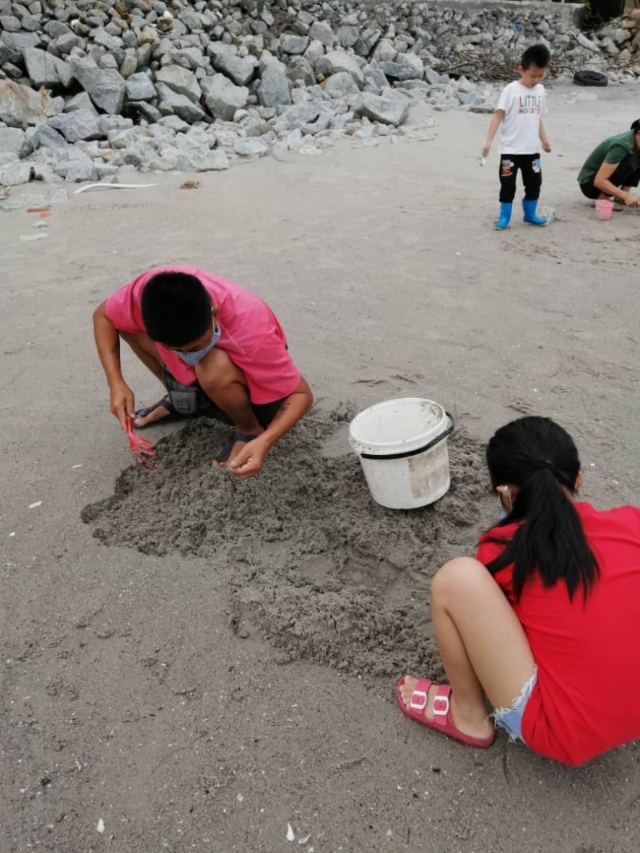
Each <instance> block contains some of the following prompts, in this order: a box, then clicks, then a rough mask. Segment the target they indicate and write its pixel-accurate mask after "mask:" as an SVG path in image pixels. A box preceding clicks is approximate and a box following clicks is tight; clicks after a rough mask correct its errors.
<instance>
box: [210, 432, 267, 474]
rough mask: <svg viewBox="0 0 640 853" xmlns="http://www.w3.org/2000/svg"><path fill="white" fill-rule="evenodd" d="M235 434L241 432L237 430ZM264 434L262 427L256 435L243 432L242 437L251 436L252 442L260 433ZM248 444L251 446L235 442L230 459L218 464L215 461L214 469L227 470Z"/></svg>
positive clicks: (213, 463)
mask: <svg viewBox="0 0 640 853" xmlns="http://www.w3.org/2000/svg"><path fill="white" fill-rule="evenodd" d="M235 432H240V430H238V429H237V430H235ZM262 432H264V430H263V429H262V427H259V428H258V429H257V430H256V432H255V434H254V433H253V432H243V433H242V435H250V436H251V440H253V439H254V438H257V437H258V436H259V435H260V433H262ZM247 444H249V442H248V441H234V443H233V446H232V447H231V452H230V453H229V456H228V458H227V459H225V460H224V462H218V461H217V460H216V459H214V460H213V461H212V463H211V464H212V465H213V467H214V468H227V467H228V466H229V464H230V463H231V462H233V460H234V459H235V458H236V457H237V456H238V454H239V453H240V452H241V451H242V449H243V448H244V447H246V446H247Z"/></svg>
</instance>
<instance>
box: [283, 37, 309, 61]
mask: <svg viewBox="0 0 640 853" xmlns="http://www.w3.org/2000/svg"><path fill="white" fill-rule="evenodd" d="M308 44H309V39H308V38H307V37H306V36H296V35H292V34H291V33H284V34H283V35H281V36H280V46H281V48H282V50H283V51H284V52H285V53H288V54H289V55H291V56H298V55H300V54H302V53H304V52H305V50H306V49H307V46H308Z"/></svg>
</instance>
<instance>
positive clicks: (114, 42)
mask: <svg viewBox="0 0 640 853" xmlns="http://www.w3.org/2000/svg"><path fill="white" fill-rule="evenodd" d="M91 38H92V39H93V41H94V42H95V43H96V44H99V45H101V46H102V47H106V49H107V50H108V51H109V52H111V53H113V52H114V51H121V50H122V49H123V47H124V42H123V41H122V39H121V38H118V36H112V35H110V34H109V33H108V32H107V31H106V30H105V29H103V28H102V27H98V28H97V29H95V30H94V31H93V32H92V33H91Z"/></svg>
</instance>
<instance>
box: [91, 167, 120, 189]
mask: <svg viewBox="0 0 640 853" xmlns="http://www.w3.org/2000/svg"><path fill="white" fill-rule="evenodd" d="M93 167H94V169H95V172H96V181H99V182H100V183H103V184H117V183H118V171H119V170H118V167H117V166H112V165H110V164H109V163H100V162H97V163H94V164H93Z"/></svg>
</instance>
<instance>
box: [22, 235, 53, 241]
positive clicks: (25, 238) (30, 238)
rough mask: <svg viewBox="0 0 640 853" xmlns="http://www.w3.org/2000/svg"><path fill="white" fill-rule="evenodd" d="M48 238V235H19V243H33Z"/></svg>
mask: <svg viewBox="0 0 640 853" xmlns="http://www.w3.org/2000/svg"><path fill="white" fill-rule="evenodd" d="M48 236H49V235H48V234H21V235H20V242H21V243H33V242H34V241H35V240H46V239H47V237H48Z"/></svg>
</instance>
